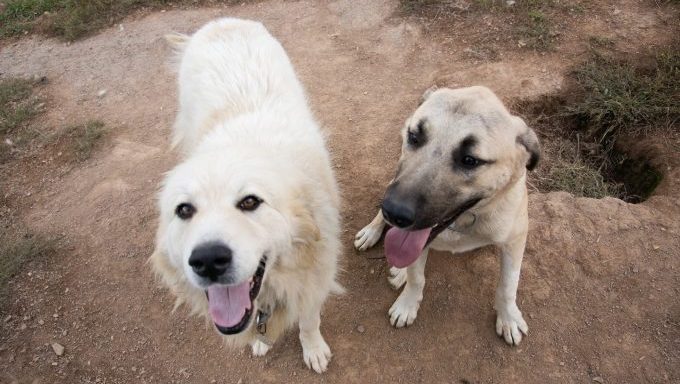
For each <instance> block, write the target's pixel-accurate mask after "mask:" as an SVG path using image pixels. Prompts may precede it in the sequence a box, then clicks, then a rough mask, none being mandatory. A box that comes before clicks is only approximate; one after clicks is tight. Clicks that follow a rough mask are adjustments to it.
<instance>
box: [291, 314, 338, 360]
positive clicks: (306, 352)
mask: <svg viewBox="0 0 680 384" xmlns="http://www.w3.org/2000/svg"><path fill="white" fill-rule="evenodd" d="M299 325H300V343H301V344H302V358H303V360H304V361H305V364H307V367H308V368H311V369H313V370H314V371H316V372H317V373H322V372H324V371H326V368H328V363H329V362H330V360H331V356H332V355H331V349H330V347H328V344H326V341H325V340H324V339H323V336H321V331H320V330H319V326H320V325H321V305H320V304H319V305H314V308H310V310H303V311H302V313H301V314H300V321H299Z"/></svg>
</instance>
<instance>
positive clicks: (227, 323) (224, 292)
mask: <svg viewBox="0 0 680 384" xmlns="http://www.w3.org/2000/svg"><path fill="white" fill-rule="evenodd" d="M250 307H251V303H250V282H248V281H244V282H243V283H241V284H239V285H233V286H226V285H211V286H210V287H208V309H209V310H210V316H211V317H212V319H213V322H214V323H215V324H217V325H218V326H220V327H223V328H229V327H233V326H235V325H236V324H238V323H239V322H241V319H243V316H244V315H245V314H246V310H247V309H250Z"/></svg>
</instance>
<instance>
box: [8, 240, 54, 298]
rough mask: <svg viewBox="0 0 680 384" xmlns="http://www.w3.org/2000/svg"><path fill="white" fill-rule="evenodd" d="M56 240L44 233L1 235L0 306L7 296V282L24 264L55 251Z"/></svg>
mask: <svg viewBox="0 0 680 384" xmlns="http://www.w3.org/2000/svg"><path fill="white" fill-rule="evenodd" d="M55 249H56V240H55V239H50V238H47V237H45V236H42V235H37V234H31V233H23V234H20V235H15V236H12V235H9V234H6V233H5V234H3V235H1V236H0V306H2V304H3V302H4V301H5V298H6V296H7V283H8V282H9V281H10V279H11V278H12V277H14V276H16V275H17V274H18V273H19V272H20V271H21V268H22V267H23V265H24V264H25V263H27V262H29V261H31V260H37V259H39V258H43V257H46V256H49V255H51V254H53V253H54V252H55Z"/></svg>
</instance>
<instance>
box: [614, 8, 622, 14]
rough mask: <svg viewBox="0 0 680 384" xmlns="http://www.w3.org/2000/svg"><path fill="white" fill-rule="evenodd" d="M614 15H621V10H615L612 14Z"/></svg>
mask: <svg viewBox="0 0 680 384" xmlns="http://www.w3.org/2000/svg"><path fill="white" fill-rule="evenodd" d="M612 13H613V14H615V15H618V14H619V13H621V10H620V9H618V8H614V12H612Z"/></svg>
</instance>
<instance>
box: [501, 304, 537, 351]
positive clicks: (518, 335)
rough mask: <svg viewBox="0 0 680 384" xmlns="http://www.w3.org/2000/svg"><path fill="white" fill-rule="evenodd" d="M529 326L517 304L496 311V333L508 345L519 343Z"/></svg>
mask: <svg viewBox="0 0 680 384" xmlns="http://www.w3.org/2000/svg"><path fill="white" fill-rule="evenodd" d="M528 332H529V327H528V326H527V322H526V321H524V318H523V317H522V312H520V310H519V308H517V305H512V306H509V307H508V308H504V309H503V310H499V311H497V313H496V334H498V336H501V337H503V339H505V342H506V343H508V344H510V345H519V343H520V342H521V341H522V334H525V335H528V334H529V333H528Z"/></svg>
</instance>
